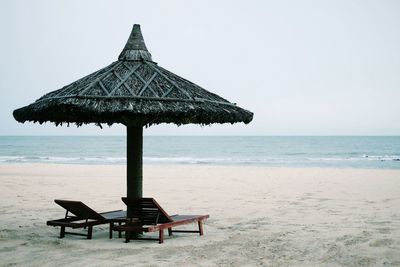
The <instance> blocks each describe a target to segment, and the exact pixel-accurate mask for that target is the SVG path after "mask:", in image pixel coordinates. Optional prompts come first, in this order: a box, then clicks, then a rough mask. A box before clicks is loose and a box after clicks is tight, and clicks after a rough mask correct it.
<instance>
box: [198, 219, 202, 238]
mask: <svg viewBox="0 0 400 267" xmlns="http://www.w3.org/2000/svg"><path fill="white" fill-rule="evenodd" d="M198 224H199V234H200V235H203V222H202V221H198Z"/></svg>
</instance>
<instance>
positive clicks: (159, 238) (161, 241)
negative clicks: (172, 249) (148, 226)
mask: <svg viewBox="0 0 400 267" xmlns="http://www.w3.org/2000/svg"><path fill="white" fill-rule="evenodd" d="M158 243H159V244H162V243H164V230H160V232H159V236H158Z"/></svg>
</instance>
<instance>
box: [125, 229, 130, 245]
mask: <svg viewBox="0 0 400 267" xmlns="http://www.w3.org/2000/svg"><path fill="white" fill-rule="evenodd" d="M129 235H130V233H129V232H128V231H126V232H125V243H129Z"/></svg>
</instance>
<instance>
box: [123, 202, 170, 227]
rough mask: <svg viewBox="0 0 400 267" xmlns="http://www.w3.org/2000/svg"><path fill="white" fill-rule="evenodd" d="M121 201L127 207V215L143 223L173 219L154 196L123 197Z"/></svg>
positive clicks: (154, 223) (165, 221)
mask: <svg viewBox="0 0 400 267" xmlns="http://www.w3.org/2000/svg"><path fill="white" fill-rule="evenodd" d="M122 201H123V202H124V203H125V204H126V206H127V207H128V210H129V212H130V214H128V216H129V217H131V218H137V219H139V220H140V222H141V224H143V225H156V224H158V223H167V222H172V221H173V220H172V218H171V217H170V216H169V215H168V213H166V212H165V210H164V209H163V208H161V206H160V205H159V204H158V203H157V201H155V199H154V198H126V197H123V198H122Z"/></svg>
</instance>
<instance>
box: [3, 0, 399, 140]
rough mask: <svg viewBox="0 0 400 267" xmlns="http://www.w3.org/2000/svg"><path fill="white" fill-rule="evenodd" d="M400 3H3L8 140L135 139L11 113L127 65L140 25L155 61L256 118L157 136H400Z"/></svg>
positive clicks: (170, 128) (162, 129)
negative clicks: (124, 54)
mask: <svg viewBox="0 0 400 267" xmlns="http://www.w3.org/2000/svg"><path fill="white" fill-rule="evenodd" d="M399 14H400V1H385V0H377V1H365V0H361V1H348V0H346V1H297V0H296V1H295V0H293V1H262V0H259V1H248V0H246V1H204V0H202V1H183V0H182V1H98V0H96V1H71V0H68V1H50V0H49V1H8V0H3V1H1V9H0V31H1V42H0V59H1V61H0V73H1V79H0V135H14V134H17V135H24V134H35V135H40V134H44V135H49V134H56V135H63V134H74V135H83V134H94V135H98V134H117V135H123V134H125V128H124V127H122V126H118V125H114V126H112V127H111V128H108V127H106V128H105V129H103V130H100V129H99V128H97V127H95V126H83V127H81V128H78V129H77V128H76V127H75V126H73V127H69V128H67V127H55V126H54V125H53V124H50V123H47V124H45V125H39V124H33V123H25V124H19V123H17V122H16V121H15V120H14V119H13V117H12V111H13V110H14V109H15V108H18V107H21V106H24V105H27V104H29V103H31V102H33V101H34V100H36V99H37V98H39V97H40V96H42V95H43V94H45V93H46V92H49V91H53V90H56V89H59V88H61V87H62V86H64V85H67V84H68V83H70V82H73V81H75V80H77V79H78V78H80V77H82V76H84V75H87V74H89V73H91V72H94V71H96V70H98V69H99V68H101V67H104V66H106V65H108V64H109V63H111V62H112V61H115V60H117V57H118V54H119V53H120V51H121V50H122V48H123V47H124V45H125V42H126V40H127V38H128V35H129V33H130V30H131V27H132V25H133V24H134V23H139V24H141V26H142V31H143V35H144V38H145V41H146V44H147V47H148V49H149V50H150V52H151V53H152V55H153V59H154V60H155V61H156V62H158V63H159V65H161V66H162V67H165V68H167V69H169V70H171V71H173V72H175V73H177V74H179V75H180V76H183V77H185V78H187V79H189V80H191V81H193V82H195V83H197V84H199V85H201V86H203V87H204V88H206V89H207V90H210V91H212V92H215V93H217V94H219V95H221V96H223V97H225V98H226V99H228V100H230V101H231V102H236V103H238V105H239V106H241V107H244V108H247V109H249V110H251V111H253V112H254V113H255V115H254V120H253V122H252V123H250V124H249V125H244V124H235V125H213V126H211V127H200V126H181V127H176V126H174V125H160V126H154V127H151V128H149V129H146V130H145V134H157V135H164V134H168V135H183V134H191V135H214V134H215V135H224V134H227V135H337V134H339V135H347V134H350V135H399V134H400V104H399V102H400V30H399V29H400V15H399Z"/></svg>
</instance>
